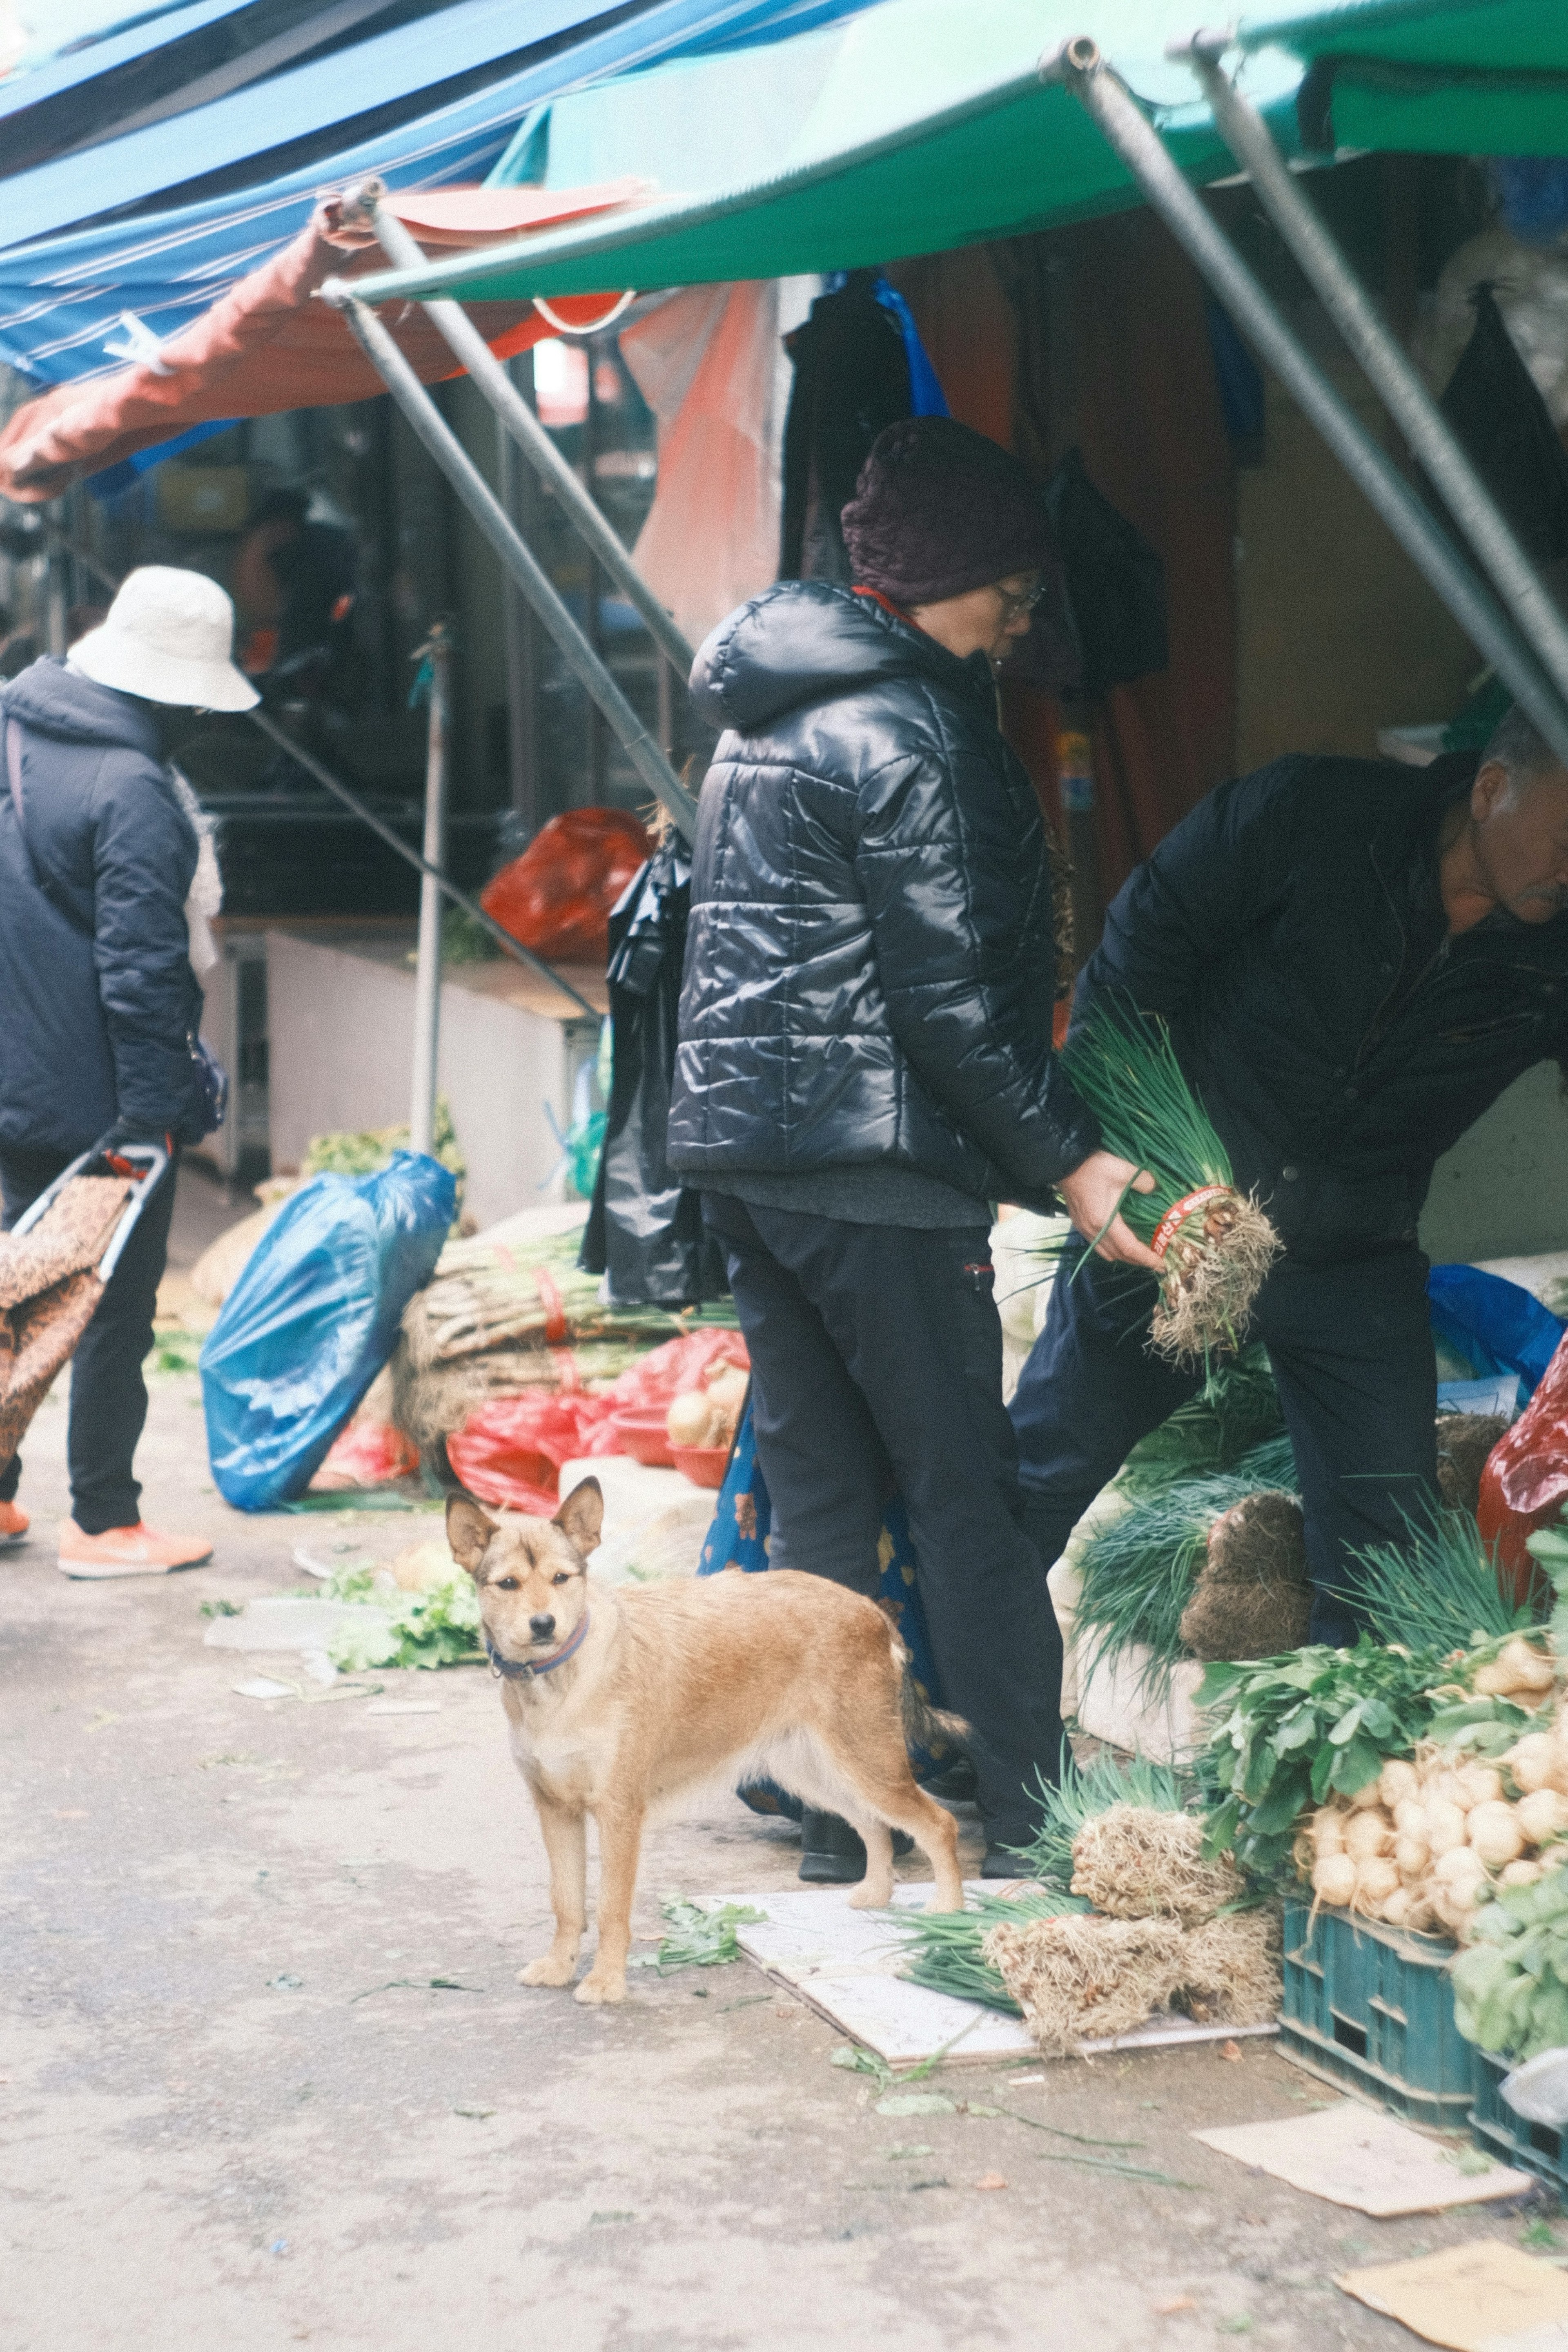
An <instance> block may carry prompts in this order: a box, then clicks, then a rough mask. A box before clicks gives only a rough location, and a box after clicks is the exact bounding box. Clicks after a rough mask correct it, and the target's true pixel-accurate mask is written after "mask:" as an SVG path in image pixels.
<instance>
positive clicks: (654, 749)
mask: <svg viewBox="0 0 1568 2352" xmlns="http://www.w3.org/2000/svg"><path fill="white" fill-rule="evenodd" d="M320 292H321V297H322V299H323V300H324V301H327V302H329V303H330V304H331V305H332V308H333V309H334V310H340V311H341V312H342V314H343V316H344V317H345V319H346V320H348V322H349V325H350V328H351V329H352V330H353V332H354V336H355V338H356V340H357V341H358V342H359V345H360V348H361V351H362V352H364V354H365V356H366V358H367V359H368V360H369V361H370V362H371V365H372V366H373V367H374V368H375V370H376V372H377V373H378V374H379V375H380V377H381V379H382V383H384V384H385V385H386V387H387V390H388V391H389V392H390V393H391V394H392V398H393V399H394V400H395V401H396V402H397V404H398V406H399V407H400V408H401V409H402V413H403V415H405V416H406V417H407V419H408V421H409V423H410V425H412V426H413V430H414V432H415V433H416V434H417V435H418V436H419V438H420V440H421V441H423V444H424V446H425V447H426V448H427V449H428V450H429V452H430V454H431V456H432V457H434V460H435V462H436V464H437V465H438V466H439V467H441V470H442V472H443V473H444V475H445V476H446V478H447V479H448V481H449V482H450V483H451V484H452V487H453V488H454V489H455V491H456V492H457V495H458V497H459V498H460V499H462V501H463V503H464V505H465V507H466V508H467V509H468V511H469V513H470V514H471V515H472V516H473V518H474V520H475V521H476V523H477V524H478V526H479V529H480V530H482V531H483V532H484V534H485V536H486V539H487V540H488V541H489V542H490V544H491V546H492V547H493V548H494V549H495V551H496V552H497V555H498V556H499V557H500V559H501V562H503V564H504V565H505V566H506V568H507V571H508V572H510V573H511V576H512V578H513V579H514V580H516V582H517V585H518V587H519V588H521V590H522V592H523V593H524V595H525V596H526V597H527V598H528V602H529V604H531V605H532V606H533V608H534V610H535V612H536V613H537V614H538V616H539V618H540V620H541V621H542V622H543V623H544V625H545V627H546V628H547V629H548V630H549V634H550V635H551V636H552V637H553V638H554V640H555V642H556V644H557V646H559V649H560V651H561V653H562V654H563V655H564V656H566V659H567V661H568V663H569V664H570V667H571V668H572V669H573V670H574V671H575V673H576V675H577V677H578V678H579V680H580V682H581V684H582V685H583V686H584V687H585V688H587V690H588V692H589V693H590V694H591V696H592V698H593V699H594V701H595V702H596V703H597V704H598V706H599V708H600V709H601V710H602V711H603V713H604V716H605V719H607V720H608V722H609V725H610V729H611V732H612V734H613V735H614V737H615V739H616V740H617V741H618V742H619V743H620V745H621V748H622V751H624V752H625V754H626V757H627V759H628V761H630V762H631V765H632V769H633V770H634V771H635V772H636V774H637V775H638V776H639V777H640V778H641V780H642V782H643V783H644V784H646V785H647V787H648V790H649V791H650V792H651V793H653V795H654V797H655V799H657V800H659V801H661V802H662V803H664V807H665V808H666V809H667V810H668V811H669V813H670V814H671V816H672V817H674V821H675V823H676V824H678V825H679V827H680V829H681V831H682V833H683V834H685V836H686V838H687V840H688V841H689V840H690V839H691V838H692V836H693V835H694V834H695V829H696V814H697V811H696V803H695V801H694V800H693V799H692V797H691V794H690V793H688V792H687V791H686V789H685V786H684V785H683V784H682V783H681V782H680V780H679V778H678V777H677V776H676V774H675V772H674V769H673V768H672V767H671V765H670V763H669V761H667V760H666V759H665V757H664V753H663V752H662V751H660V749H659V747H658V745H657V743H655V742H654V740H653V737H652V736H651V735H650V734H649V732H648V730H647V729H646V728H645V727H644V726H643V722H642V720H641V719H639V718H638V716H637V714H636V712H635V711H634V710H633V709H632V705H631V704H630V703H629V702H628V701H627V699H626V697H625V696H624V695H623V694H622V691H621V688H619V687H618V686H617V685H616V683H615V680H614V679H613V678H612V677H611V675H610V672H609V671H608V670H607V669H606V668H605V667H604V664H603V663H602V662H601V660H599V658H598V657H597V656H596V655H595V653H594V651H593V648H592V646H591V645H590V644H589V642H588V639H587V638H586V637H585V636H584V635H583V634H582V631H581V630H580V628H579V627H578V625H577V623H576V622H575V621H574V620H573V619H572V617H571V614H570V613H569V612H568V611H567V608H566V606H565V604H562V602H561V600H560V598H559V595H558V594H557V593H556V591H555V589H554V587H553V586H552V584H551V583H550V582H549V579H548V578H547V577H546V575H545V573H544V572H543V571H542V569H541V568H540V566H539V564H538V562H537V561H536V559H535V557H534V554H533V552H532V551H531V549H529V548H528V546H526V545H525V543H524V541H522V540H521V539H520V538H519V537H518V535H517V531H516V530H514V529H513V527H512V524H511V522H510V520H508V518H507V511H506V509H505V508H504V507H503V506H502V504H501V502H500V500H499V499H497V496H496V494H495V492H494V491H493V490H492V489H491V488H490V485H489V484H488V482H486V479H485V477H484V476H483V474H481V472H480V471H479V468H478V467H477V466H476V465H475V463H474V461H473V459H472V458H471V457H469V455H468V453H467V451H466V450H465V448H464V446H463V445H462V443H461V442H460V441H459V440H458V438H457V436H456V435H455V433H454V432H452V430H451V429H450V427H449V426H448V425H446V423H445V421H444V418H443V417H442V415H441V413H440V411H439V410H438V409H437V407H436V405H435V404H434V401H433V400H432V399H431V397H430V394H428V392H426V390H425V388H424V386H423V384H422V383H421V382H420V380H419V378H418V376H417V375H415V373H414V372H413V368H412V367H410V365H409V363H408V362H407V360H405V359H404V357H403V355H402V352H400V351H399V349H398V347H397V345H396V344H395V343H394V342H393V341H392V337H391V336H390V335H389V334H388V332H387V331H386V329H385V328H384V327H383V326H382V322H381V320H379V319H378V318H377V317H376V315H375V312H374V311H373V310H370V309H369V308H368V307H367V305H366V304H365V303H363V302H361V300H360V299H359V298H358V297H357V295H356V294H355V292H354V289H353V288H352V287H351V286H350V285H349V284H347V283H346V282H345V281H344V280H343V279H342V278H329V279H328V280H327V282H326V284H325V285H324V286H323V287H322V288H321V289H320Z"/></svg>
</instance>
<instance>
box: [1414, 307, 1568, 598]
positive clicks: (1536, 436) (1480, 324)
mask: <svg viewBox="0 0 1568 2352" xmlns="http://www.w3.org/2000/svg"><path fill="white" fill-rule="evenodd" d="M1472 299H1473V300H1474V303H1475V311H1476V323H1475V327H1474V330H1473V331H1472V332H1471V335H1470V340H1469V342H1468V343H1467V344H1466V345H1465V348H1464V350H1463V352H1461V353H1460V356H1459V364H1458V367H1457V368H1456V369H1455V370H1454V373H1453V374H1452V375H1451V376H1450V377H1449V378H1448V390H1447V391H1446V392H1445V393H1444V394H1443V397H1442V399H1441V401H1440V402H1439V403H1438V405H1439V407H1440V408H1441V409H1442V412H1443V415H1445V416H1446V417H1447V419H1448V424H1449V425H1450V426H1451V427H1452V429H1453V433H1454V436H1455V438H1456V439H1457V440H1458V442H1459V444H1460V446H1462V447H1463V449H1464V451H1465V453H1466V455H1467V456H1468V457H1469V461H1470V463H1471V465H1472V466H1473V467H1475V469H1476V471H1477V473H1478V474H1479V476H1480V478H1481V479H1482V481H1483V482H1484V483H1485V484H1486V486H1487V488H1488V489H1489V490H1490V492H1491V494H1492V497H1493V498H1494V499H1496V500H1497V503H1498V505H1499V506H1500V508H1501V509H1502V511H1503V513H1504V515H1505V516H1506V517H1507V519H1508V520H1509V522H1510V523H1511V525H1512V526H1513V530H1514V531H1515V533H1516V535H1517V537H1518V539H1519V541H1520V543H1521V546H1522V547H1523V549H1524V551H1525V552H1526V554H1527V555H1529V556H1531V557H1532V558H1533V560H1534V561H1535V562H1537V563H1552V562H1556V561H1557V560H1558V559H1559V558H1560V557H1562V556H1564V555H1568V452H1565V451H1564V450H1563V444H1562V442H1561V441H1560V440H1559V439H1558V437H1557V427H1556V426H1555V425H1553V424H1552V416H1551V412H1550V411H1549V410H1548V408H1547V405H1546V403H1545V402H1544V401H1543V400H1542V397H1541V393H1540V389H1539V387H1538V386H1537V384H1536V382H1535V379H1534V377H1533V376H1532V375H1531V373H1530V370H1529V369H1528V368H1527V367H1526V366H1525V364H1524V362H1523V361H1522V360H1521V358H1520V356H1519V353H1518V352H1516V351H1515V350H1514V347H1513V342H1512V339H1511V336H1510V334H1509V331H1508V329H1507V327H1506V326H1505V325H1504V324H1503V318H1502V312H1501V311H1500V310H1499V309H1498V307H1497V298H1496V297H1495V295H1494V294H1493V292H1492V290H1491V288H1490V286H1478V287H1477V289H1476V290H1475V294H1474V296H1473V297H1472Z"/></svg>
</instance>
